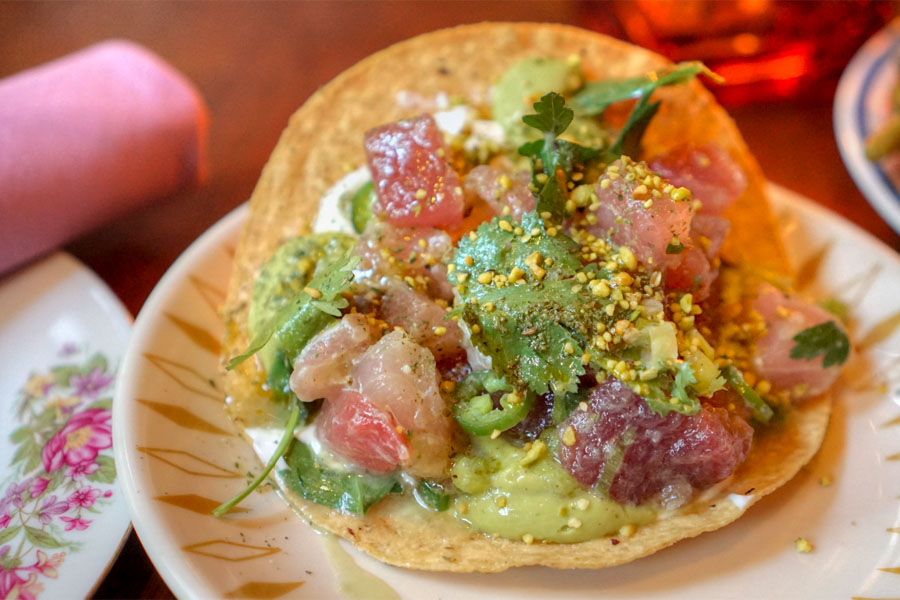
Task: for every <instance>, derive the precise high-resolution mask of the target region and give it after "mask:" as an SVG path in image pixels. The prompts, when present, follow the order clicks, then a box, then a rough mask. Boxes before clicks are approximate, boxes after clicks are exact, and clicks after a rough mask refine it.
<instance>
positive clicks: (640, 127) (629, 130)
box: [608, 96, 659, 158]
mask: <svg viewBox="0 0 900 600" xmlns="http://www.w3.org/2000/svg"><path fill="white" fill-rule="evenodd" d="M644 98H647V96H643V97H642V98H641V100H639V101H638V103H637V105H636V106H635V107H634V110H632V111H631V114H630V115H628V120H627V121H626V122H625V126H624V127H623V128H622V132H621V133H620V134H619V137H618V138H617V139H616V141H615V142H614V143H613V145H612V146H610V148H609V150H608V153H609V155H610V158H618V157H619V156H621V155H622V154H624V155H626V156H638V154H640V151H641V138H643V137H644V131H646V130H647V126H648V125H649V124H650V119H652V118H653V117H654V115H656V111H658V110H659V102H651V103H649V104H647V103H644V102H643V100H644Z"/></svg>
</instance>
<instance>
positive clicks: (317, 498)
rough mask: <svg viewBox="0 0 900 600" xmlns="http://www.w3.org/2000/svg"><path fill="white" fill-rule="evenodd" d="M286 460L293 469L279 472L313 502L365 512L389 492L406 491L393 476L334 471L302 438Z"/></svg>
mask: <svg viewBox="0 0 900 600" xmlns="http://www.w3.org/2000/svg"><path fill="white" fill-rule="evenodd" d="M285 461H286V462H287V464H288V467H289V468H288V469H283V470H281V471H280V472H279V475H281V477H282V478H283V479H284V481H285V483H286V484H287V486H288V487H289V488H290V489H292V490H293V491H295V492H297V493H298V494H300V495H301V496H303V497H304V498H305V499H307V500H309V501H310V502H315V503H316V504H321V505H323V506H327V507H329V508H334V509H337V510H341V511H345V512H351V513H356V514H359V515H361V514H364V513H365V512H366V511H367V510H368V509H369V507H370V506H372V505H373V504H375V503H376V502H378V501H379V500H381V499H382V498H384V497H385V496H387V495H388V494H399V493H400V492H402V491H403V489H402V488H401V486H400V484H399V483H398V482H397V480H396V479H395V478H394V477H393V476H390V475H370V474H362V473H338V472H335V471H331V470H329V469H327V468H325V467H323V466H322V465H320V464H319V463H318V462H317V461H316V459H315V456H314V455H313V453H312V450H310V449H309V446H307V445H306V444H304V443H303V442H301V441H300V440H296V439H295V440H294V443H293V445H292V446H291V449H290V451H289V452H288V453H287V455H286V456H285Z"/></svg>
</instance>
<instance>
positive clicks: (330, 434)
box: [316, 389, 410, 473]
mask: <svg viewBox="0 0 900 600" xmlns="http://www.w3.org/2000/svg"><path fill="white" fill-rule="evenodd" d="M316 423H317V426H318V428H319V430H318V435H319V438H320V439H321V440H322V443H323V444H324V445H325V447H327V448H328V449H329V450H331V451H332V452H334V453H335V454H337V455H338V456H340V457H342V458H345V459H347V460H350V461H352V462H354V463H355V464H357V465H358V466H360V467H362V468H364V469H366V470H367V471H373V472H375V473H387V472H390V471H393V470H395V469H396V468H397V467H398V466H401V465H406V464H408V463H409V458H410V456H409V442H408V440H407V437H406V433H405V432H404V430H403V428H402V427H400V426H399V425H398V424H397V421H396V420H395V419H394V418H393V416H391V414H390V413H388V412H385V411H383V410H381V409H379V408H378V407H376V406H375V405H374V404H372V403H371V402H369V401H368V400H367V399H366V398H365V397H364V396H363V395H361V394H360V393H359V392H355V391H353V390H349V389H345V390H343V391H342V392H340V393H339V394H338V395H337V396H335V397H333V398H329V399H328V400H326V401H325V402H324V403H323V404H322V410H321V411H320V412H319V416H318V417H317V420H316Z"/></svg>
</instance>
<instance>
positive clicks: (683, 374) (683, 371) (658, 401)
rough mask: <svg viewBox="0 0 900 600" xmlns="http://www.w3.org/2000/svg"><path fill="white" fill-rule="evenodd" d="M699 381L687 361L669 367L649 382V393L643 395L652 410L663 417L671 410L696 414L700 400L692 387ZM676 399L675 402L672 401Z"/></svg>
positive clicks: (698, 410)
mask: <svg viewBox="0 0 900 600" xmlns="http://www.w3.org/2000/svg"><path fill="white" fill-rule="evenodd" d="M695 383H697V377H696V376H695V375H694V370H693V369H692V368H691V365H690V364H689V363H687V362H684V363H681V364H680V365H678V366H677V367H676V366H672V367H668V368H666V369H664V370H663V371H661V372H660V374H659V375H657V376H656V377H655V378H654V379H651V380H650V381H648V382H647V387H648V388H649V390H648V393H647V394H642V395H641V397H642V398H643V399H644V400H646V401H647V406H649V407H650V410H652V411H653V412H655V413H656V414H658V415H659V416H661V417H664V416H666V415H667V414H669V413H670V412H673V411H674V412H679V413H682V414H685V415H694V414H697V413H698V412H700V400H699V399H698V398H697V394H696V393H695V392H694V390H693V389H691V385H693V384H695ZM673 400H674V401H675V402H674V403H673V402H672V401H673Z"/></svg>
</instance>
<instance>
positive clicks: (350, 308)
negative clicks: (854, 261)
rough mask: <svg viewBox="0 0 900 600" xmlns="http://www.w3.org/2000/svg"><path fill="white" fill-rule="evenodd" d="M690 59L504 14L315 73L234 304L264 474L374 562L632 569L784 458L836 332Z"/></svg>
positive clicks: (244, 251) (233, 355) (272, 175)
mask: <svg viewBox="0 0 900 600" xmlns="http://www.w3.org/2000/svg"><path fill="white" fill-rule="evenodd" d="M698 77H713V78H714V77H715V75H714V74H712V73H709V72H708V71H707V70H706V69H705V68H704V67H703V66H702V65H700V64H698V63H682V64H678V65H673V64H671V63H669V62H667V61H666V60H664V59H662V58H661V57H659V56H656V55H654V54H652V53H650V52H647V51H645V50H642V49H640V48H636V47H633V46H630V45H627V44H624V43H621V42H618V41H615V40H611V39H609V38H606V37H603V36H600V35H597V34H594V33H590V32H587V31H583V30H580V29H574V28H570V27H564V26H558V25H534V24H497V23H495V24H482V25H475V26H467V27H460V28H456V29H449V30H444V31H439V32H435V33H431V34H427V35H425V36H421V37H418V38H414V39H412V40H409V41H407V42H403V43H401V44H398V45H396V46H393V47H391V48H388V49H387V50H384V51H382V52H379V53H378V54H375V55H374V56H372V57H370V58H368V59H366V60H364V61H362V62H361V63H359V64H358V65H356V66H355V67H353V68H351V69H350V70H349V71H347V72H346V73H344V74H342V75H341V76H339V77H338V78H337V79H335V80H334V81H332V82H331V83H330V84H328V85H327V86H325V87H323V88H322V89H321V90H319V91H318V92H317V93H316V94H315V95H313V96H312V97H311V98H310V99H309V101H307V103H306V104H305V105H304V106H303V107H302V108H301V109H300V110H299V111H298V112H297V113H296V114H295V115H294V116H293V117H292V119H291V122H290V124H289V126H288V128H287V129H286V130H285V132H284V134H283V135H282V138H281V140H280V141H279V143H278V146H277V147H276V149H275V151H274V153H273V155H272V157H271V159H270V161H269V163H268V164H267V166H266V168H265V170H264V172H263V174H262V178H261V179H260V182H259V184H258V185H257V188H256V190H255V191H254V194H253V197H252V199H251V205H250V216H249V218H248V221H247V223H246V225H245V227H244V230H243V232H242V235H241V238H240V242H239V244H238V247H237V250H236V255H235V265H234V270H233V275H232V279H231V283H230V287H229V293H228V299H227V301H226V306H225V311H224V314H225V322H226V332H225V342H224V358H225V364H226V365H227V371H226V390H227V395H228V397H227V409H228V411H229V414H230V416H231V417H232V419H233V420H234V422H235V423H236V424H237V426H238V427H239V428H240V429H241V431H242V432H243V433H244V434H245V436H246V437H247V438H248V439H250V440H252V441H253V443H254V447H255V448H256V450H257V453H258V454H259V456H260V459H261V460H263V461H264V462H267V469H266V471H265V472H264V473H263V474H262V475H261V476H260V480H261V479H262V478H263V477H264V476H265V475H266V474H267V473H268V472H269V471H271V472H272V473H273V474H274V477H275V479H276V480H277V482H278V484H279V486H280V488H281V489H282V492H283V494H284V496H285V498H286V499H287V500H288V501H289V502H290V503H291V504H292V506H293V507H294V508H295V509H296V510H297V511H298V512H299V513H300V514H302V515H303V516H304V517H305V518H307V519H308V520H310V521H311V522H313V523H314V524H316V525H317V526H319V527H321V528H324V529H326V530H328V531H331V532H333V533H335V534H337V535H340V536H342V537H344V538H346V539H348V540H350V541H351V542H353V543H354V544H355V545H356V546H357V547H359V548H361V549H362V550H364V551H366V552H368V553H370V554H372V555H373V556H375V557H377V558H379V559H381V560H384V561H386V562H389V563H391V564H395V565H400V566H405V567H411V568H418V569H426V570H446V571H501V570H504V569H507V568H509V567H513V566H524V565H547V566H551V567H558V568H572V567H592V568H597V567H606V566H611V565H616V564H620V563H624V562H627V561H630V560H633V559H635V558H639V557H641V556H645V555H647V554H650V553H652V552H655V551H657V550H659V549H661V548H664V547H666V546H669V545H671V544H673V543H675V542H677V541H679V540H681V539H685V538H688V537H692V536H696V535H698V534H700V533H703V532H705V531H710V530H713V529H717V528H719V527H721V526H723V525H725V524H727V523H729V522H731V521H733V520H734V519H736V518H737V517H739V516H740V515H741V514H743V512H744V511H745V510H746V509H747V507H748V506H750V505H751V504H753V503H754V502H756V501H757V500H758V499H759V498H760V497H762V496H764V495H765V494H768V493H769V492H771V491H773V490H774V489H776V488H777V487H779V486H780V485H782V484H783V483H785V482H786V481H787V480H788V479H790V478H791V477H792V476H793V475H794V474H795V473H796V472H797V471H798V469H799V468H800V467H801V466H803V465H804V464H805V463H806V462H807V461H809V459H810V458H811V457H812V456H813V455H814V454H815V452H816V451H817V449H818V448H819V446H820V444H821V442H822V439H823V436H824V433H825V429H826V426H827V422H828V417H829V414H830V406H831V400H830V397H829V395H828V389H829V388H830V386H831V384H832V383H833V382H834V380H835V379H836V377H837V376H838V375H839V371H840V365H841V364H842V363H843V362H844V361H845V360H846V359H847V356H848V354H849V352H850V347H849V341H848V339H847V336H846V333H845V331H844V328H843V326H842V325H841V323H840V321H839V319H838V318H837V317H834V316H833V315H831V314H830V313H828V312H827V311H825V310H824V309H822V308H819V307H818V306H816V305H814V304H811V303H809V302H807V301H805V300H802V299H800V298H798V297H797V296H796V295H795V294H794V293H793V291H792V290H791V285H790V281H791V273H790V268H789V267H788V263H787V259H786V257H785V256H784V251H783V249H782V247H781V245H780V242H779V240H778V237H777V234H776V233H775V231H776V230H777V229H776V226H775V223H774V221H773V218H772V215H771V213H770V212H769V208H768V205H767V202H766V196H765V190H764V180H763V178H762V176H761V174H760V172H759V168H758V167H757V165H756V163H755V161H754V160H753V157H752V156H751V155H750V153H749V152H748V150H747V148H746V146H745V144H744V142H743V141H742V139H741V138H740V135H739V134H738V132H737V130H736V128H735V126H734V124H733V123H732V122H731V120H730V119H729V118H728V117H727V115H726V114H725V112H724V111H723V110H722V109H721V107H719V106H718V105H717V104H716V103H715V101H714V100H713V99H712V97H711V96H710V94H709V93H708V92H707V91H706V90H705V89H704V88H703V87H702V85H701V84H700V83H699V82H698V81H697V78H698ZM329 229H332V230H337V229H339V230H340V231H331V232H328V230H329ZM239 499H240V498H236V499H235V500H234V501H233V502H231V503H228V504H226V505H224V506H223V507H221V510H220V511H219V512H220V513H224V512H226V511H227V509H228V508H229V507H230V506H232V505H233V503H234V502H236V501H239Z"/></svg>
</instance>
